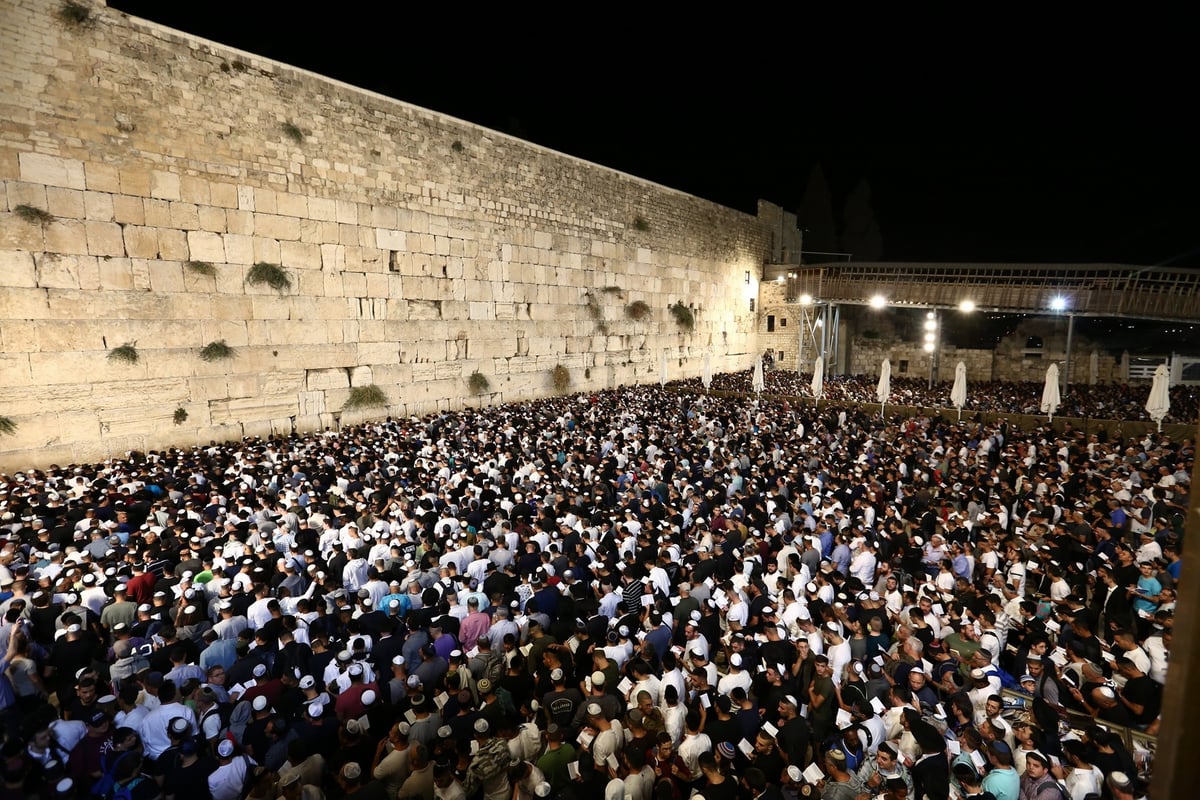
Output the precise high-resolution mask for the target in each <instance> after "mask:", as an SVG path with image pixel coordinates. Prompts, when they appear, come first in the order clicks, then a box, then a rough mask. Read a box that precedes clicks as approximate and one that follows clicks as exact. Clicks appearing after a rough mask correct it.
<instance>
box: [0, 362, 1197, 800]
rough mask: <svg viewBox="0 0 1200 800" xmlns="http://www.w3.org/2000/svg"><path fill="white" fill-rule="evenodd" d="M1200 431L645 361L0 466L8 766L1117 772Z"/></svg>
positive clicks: (641, 783) (326, 782)
mask: <svg viewBox="0 0 1200 800" xmlns="http://www.w3.org/2000/svg"><path fill="white" fill-rule="evenodd" d="M722 380H724V379H722ZM1193 458H1194V448H1193V444H1192V442H1190V441H1169V440H1167V439H1165V438H1162V437H1160V436H1158V435H1149V436H1147V437H1145V438H1144V439H1140V440H1121V439H1103V438H1101V437H1100V436H1098V435H1086V434H1083V433H1080V432H1068V433H1061V434H1059V433H1055V432H1053V431H1051V430H1049V429H1037V430H1032V431H1022V430H1018V429H1015V428H1010V427H1009V426H1008V425H1007V424H1006V423H998V424H997V425H996V426H995V427H988V426H984V425H981V424H979V423H976V422H968V421H963V422H961V423H958V422H953V421H950V420H947V419H943V418H940V417H939V418H922V417H918V418H912V419H906V420H898V419H889V420H884V419H881V418H880V417H879V416H878V415H877V414H876V415H874V416H871V415H869V414H867V413H866V412H864V411H862V410H861V409H858V408H856V407H853V406H850V405H841V404H838V403H830V404H822V406H821V407H820V408H819V409H813V408H812V407H811V406H806V407H797V406H795V405H788V404H786V403H782V402H774V401H769V400H756V399H755V398H753V397H752V396H751V397H736V398H735V397H730V398H715V397H710V396H705V395H703V394H699V393H687V392H675V391H665V390H663V389H660V388H659V387H635V388H625V389H621V390H615V391H608V392H602V393H597V394H584V395H575V396H572V397H560V398H553V399H545V400H539V401H535V402H530V403H525V404H519V405H505V406H501V407H494V408H468V409H463V410H461V411H456V412H446V413H441V414H437V415H434V416H430V417H427V418H424V419H416V418H411V419H389V420H386V421H382V422H373V423H368V424H364V425H361V426H358V427H355V428H351V429H347V430H343V431H340V432H338V431H329V430H327V431H323V432H317V433H311V434H297V435H293V436H290V437H278V438H273V439H270V440H262V439H248V440H244V441H240V442H229V443H224V444H221V443H212V444H210V445H208V446H200V447H193V448H186V449H174V448H172V449H167V450H162V451H152V452H147V453H128V454H126V456H125V457H123V458H114V459H111V460H108V461H105V462H103V463H98V464H71V465H66V466H62V465H54V466H50V467H48V468H46V469H35V470H27V471H23V472H18V473H14V474H11V475H0V534H2V537H0V543H2V547H0V647H2V648H3V649H4V655H3V657H2V659H0V725H2V726H3V730H4V744H3V748H2V749H3V754H2V761H0V764H2V768H0V800H6V799H7V798H23V797H39V798H51V797H55V798H88V797H100V798H137V799H138V800H141V799H142V798H146V799H147V800H149V799H150V798H158V797H165V798H167V800H193V799H195V800H235V798H243V797H249V798H276V797H282V798H288V800H296V798H304V799H305V800H314V799H316V798H321V797H329V798H334V797H356V798H364V799H365V798H388V799H389V800H391V799H392V798H406V799H407V798H413V799H415V798H420V799H421V800H435V798H437V800H481V799H482V800H535V798H554V799H555V800H557V799H559V798H561V799H562V800H583V799H584V798H586V799H587V800H594V799H595V798H601V797H603V798H605V800H651V799H652V798H653V800H687V799H688V798H699V799H702V800H764V799H765V800H797V799H798V798H808V797H821V798H826V799H827V800H863V798H887V799H888V800H899V799H900V798H917V800H926V799H928V800H943V799H944V798H948V797H960V798H989V797H991V798H996V800H1059V799H1060V798H1070V800H1088V798H1093V797H1096V798H1104V799H1105V800H1108V799H1111V800H1127V799H1128V798H1135V797H1141V796H1143V795H1144V792H1145V785H1146V779H1147V768H1148V766H1147V764H1146V762H1145V759H1144V758H1139V757H1138V754H1136V753H1133V752H1131V751H1130V750H1129V749H1128V747H1127V737H1126V735H1125V732H1126V731H1138V732H1144V733H1146V734H1147V735H1152V734H1153V733H1154V732H1155V731H1156V730H1157V726H1158V724H1159V714H1160V710H1161V696H1162V695H1161V690H1162V686H1163V684H1164V682H1165V680H1166V675H1167V670H1168V653H1169V651H1170V649H1171V627H1172V617H1173V612H1174V605H1175V589H1176V588H1177V586H1178V581H1179V579H1180V573H1179V567H1180V560H1179V554H1180V547H1181V537H1182V533H1183V518H1184V514H1185V510H1186V508H1187V503H1188V492H1189V483H1188V479H1189V476H1190V473H1191V465H1192V460H1193ZM1080 720H1084V721H1085V722H1083V723H1080Z"/></svg>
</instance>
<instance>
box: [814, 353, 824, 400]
mask: <svg viewBox="0 0 1200 800" xmlns="http://www.w3.org/2000/svg"><path fill="white" fill-rule="evenodd" d="M824 390H825V359H823V358H821V356H817V360H816V361H814V362H813V377H812V393H813V400H814V401H816V403H817V404H818V405H820V403H821V392H822V391H824Z"/></svg>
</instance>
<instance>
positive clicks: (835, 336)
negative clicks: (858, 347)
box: [825, 305, 842, 375]
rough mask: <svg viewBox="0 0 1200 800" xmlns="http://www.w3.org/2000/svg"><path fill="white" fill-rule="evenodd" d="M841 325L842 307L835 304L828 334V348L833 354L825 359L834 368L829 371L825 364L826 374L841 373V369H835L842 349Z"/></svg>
mask: <svg viewBox="0 0 1200 800" xmlns="http://www.w3.org/2000/svg"><path fill="white" fill-rule="evenodd" d="M841 326H842V307H841V306H838V305H835V306H834V307H833V331H832V332H830V334H829V340H830V344H831V347H830V349H831V350H832V351H833V354H832V355H831V356H830V357H829V358H827V359H825V360H826V361H827V362H830V363H832V365H833V368H834V369H833V371H832V372H830V371H829V367H828V366H826V374H832V375H840V374H841V371H840V370H839V369H837V361H838V357H839V356H840V355H841V350H842V341H841V335H840V332H839V331H840V328H841Z"/></svg>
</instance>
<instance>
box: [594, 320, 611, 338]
mask: <svg viewBox="0 0 1200 800" xmlns="http://www.w3.org/2000/svg"><path fill="white" fill-rule="evenodd" d="M596 330H597V331H598V332H600V333H601V334H603V335H604V336H608V330H609V329H608V323H607V322H605V321H604V320H600V321H599V322H597V323H596Z"/></svg>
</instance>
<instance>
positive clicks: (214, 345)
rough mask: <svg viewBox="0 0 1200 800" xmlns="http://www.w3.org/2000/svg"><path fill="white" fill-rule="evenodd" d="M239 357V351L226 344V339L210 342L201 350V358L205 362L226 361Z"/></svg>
mask: <svg viewBox="0 0 1200 800" xmlns="http://www.w3.org/2000/svg"><path fill="white" fill-rule="evenodd" d="M236 355H237V350H235V349H234V348H232V347H230V346H229V345H227V344H225V340H224V339H218V340H217V341H215V342H209V343H208V344H206V345H204V347H202V348H200V358H201V359H202V360H204V361H226V360H228V359H230V358H233V357H234V356H236Z"/></svg>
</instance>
